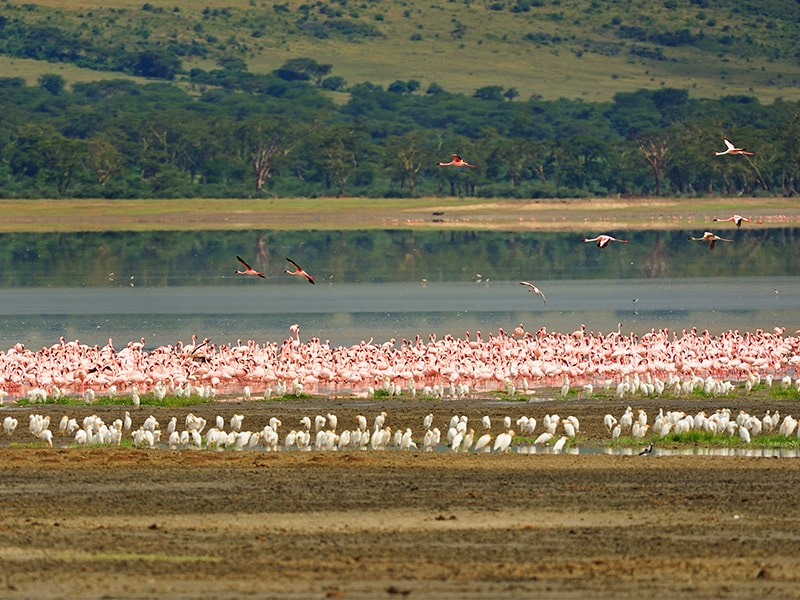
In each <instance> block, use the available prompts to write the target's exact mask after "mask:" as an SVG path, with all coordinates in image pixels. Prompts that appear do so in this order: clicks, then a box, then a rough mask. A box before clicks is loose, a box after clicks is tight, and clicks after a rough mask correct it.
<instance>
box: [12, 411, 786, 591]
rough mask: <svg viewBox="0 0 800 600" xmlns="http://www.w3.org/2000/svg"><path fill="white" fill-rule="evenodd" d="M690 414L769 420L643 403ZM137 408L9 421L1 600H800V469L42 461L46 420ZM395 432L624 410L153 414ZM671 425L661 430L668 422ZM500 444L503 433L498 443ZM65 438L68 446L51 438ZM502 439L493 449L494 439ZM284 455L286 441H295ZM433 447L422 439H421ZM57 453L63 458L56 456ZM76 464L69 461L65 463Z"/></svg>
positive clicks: (390, 458) (483, 458) (729, 464)
mask: <svg viewBox="0 0 800 600" xmlns="http://www.w3.org/2000/svg"><path fill="white" fill-rule="evenodd" d="M631 404H632V405H633V406H634V408H644V409H645V410H647V411H648V412H649V413H650V414H651V415H653V416H654V414H655V412H657V410H658V408H659V407H663V408H665V409H670V408H673V406H675V405H680V406H682V407H683V409H684V410H686V411H687V412H692V411H695V410H700V409H701V408H702V409H705V410H707V411H709V410H714V409H716V408H720V407H729V408H732V409H735V410H738V409H739V408H742V409H745V410H749V411H752V412H753V413H757V412H758V411H762V412H763V410H764V409H772V410H774V409H779V410H781V413H782V414H788V413H789V412H791V410H792V408H793V404H792V403H791V402H789V403H786V402H784V403H780V402H772V401H769V400H764V399H761V400H756V399H739V400H736V399H733V398H720V399H703V400H691V401H689V400H677V399H670V400H668V399H659V400H646V401H645V400H641V401H639V400H633V401H632V402H631ZM123 410H124V407H119V406H116V407H97V406H93V407H64V406H39V407H35V408H33V409H5V410H4V411H3V414H14V415H15V416H16V417H17V418H19V420H20V427H19V428H18V430H17V431H15V432H14V434H13V435H12V436H3V439H2V440H0V444H1V447H0V559H1V560H2V564H3V578H2V580H1V581H0V596H2V597H10V598H34V597H35V598H67V597H69V598H73V597H82V598H116V597H147V598H150V597H159V598H188V597H192V598H241V597H244V596H249V595H253V594H255V595H256V597H276V598H376V597H395V596H400V597H410V598H430V599H433V598H456V597H458V598H486V597H493V598H519V597H532V596H534V595H536V596H538V597H550V598H586V597H611V596H615V597H620V598H634V597H635V598H642V597H647V598H682V597H683V598H689V597H692V598H700V597H725V598H746V597H748V598H749V597H754V596H756V597H779V598H792V597H798V596H799V595H800V586H798V583H800V568H798V567H800V554H798V552H797V548H798V547H800V517H798V515H800V510H798V509H800V498H799V497H798V496H797V494H795V493H794V491H795V490H796V489H798V486H799V485H800V461H798V460H797V459H775V458H741V457H710V456H682V457H679V456H658V455H650V456H638V455H634V456H610V455H603V454H595V455H579V456H574V455H568V454H562V455H535V456H530V455H521V454H515V453H508V454H503V455H500V454H464V455H453V454H449V453H444V452H437V453H422V452H399V451H386V452H377V451H365V452H358V451H354V452H342V453H338V452H328V453H322V452H285V451H284V452H277V453H271V452H266V451H243V452H235V451H224V452H213V451H206V450H203V451H197V450H195V451H191V450H177V451H172V450H167V449H151V450H139V449H130V448H124V447H123V448H81V449H79V448H75V447H56V448H53V449H50V448H43V447H41V446H38V447H37V445H36V444H30V434H29V433H27V431H26V427H25V424H26V423H27V417H26V415H27V414H29V413H31V412H39V413H41V414H48V415H50V416H51V418H52V419H53V420H54V421H57V420H58V419H59V418H60V416H61V414H70V415H71V416H76V417H82V416H85V415H87V414H90V413H92V412H93V413H96V414H98V415H100V416H102V417H103V418H104V419H108V420H111V419H113V418H116V417H117V416H119V415H121V414H122V412H123ZM381 410H385V411H386V412H387V424H390V425H391V426H392V427H406V426H409V427H413V428H414V429H415V431H417V430H418V431H421V421H422V417H423V415H425V414H427V413H429V412H430V413H433V414H434V415H435V420H436V421H437V422H438V424H439V425H442V424H443V423H445V422H446V420H447V419H448V418H449V417H450V415H452V414H466V415H469V417H470V422H471V423H474V424H475V425H476V426H479V422H480V417H481V415H483V414H488V415H490V416H491V417H492V420H493V422H498V423H499V421H500V420H501V419H502V417H503V416H504V415H509V416H511V417H512V418H513V419H516V418H517V417H518V416H520V415H523V414H526V415H531V416H535V417H537V418H538V419H541V417H542V416H543V415H544V414H547V413H553V412H558V413H559V414H561V415H562V416H566V415H568V414H573V415H575V416H577V417H578V418H579V419H580V421H581V432H582V433H581V436H582V439H583V441H584V443H590V444H591V443H599V442H600V441H601V440H602V439H604V438H605V437H606V435H607V434H606V433H605V432H604V430H603V425H602V415H603V414H605V412H612V413H614V414H616V413H621V412H622V410H624V403H620V402H619V401H607V400H592V399H579V400H575V401H570V402H563V401H549V402H535V403H509V402H495V401H491V402H490V401H481V400H473V401H470V402H402V401H391V402H389V401H383V402H381V401H373V402H369V403H368V402H361V401H348V400H337V401H324V402H323V401H319V400H314V401H298V402H291V403H263V402H258V403H251V404H248V405H242V404H231V403H227V404H223V403H218V404H211V405H202V406H197V407H188V408H181V409H154V410H150V407H142V408H141V409H140V410H139V411H137V412H135V413H134V414H133V419H134V427H136V426H137V425H138V422H140V421H141V420H143V419H144V418H145V417H146V416H147V415H149V414H151V413H152V414H153V415H154V416H156V417H157V418H158V419H159V421H160V422H161V423H162V426H164V425H165V423H166V421H167V420H168V419H169V417H170V416H171V415H176V416H178V417H181V416H183V415H185V414H186V413H188V412H189V411H191V412H194V413H195V414H202V415H203V416H206V417H207V418H213V417H214V416H215V415H217V414H219V415H221V416H223V417H224V418H225V419H226V420H227V419H229V417H230V416H231V415H232V414H234V413H236V412H239V413H242V414H245V426H248V427H253V428H255V427H260V426H263V424H264V423H265V422H266V421H267V420H268V419H269V417H272V416H278V417H279V418H281V419H282V421H283V426H282V427H283V429H284V430H286V429H288V428H289V427H297V426H298V421H299V418H300V417H301V416H304V415H309V416H311V417H312V418H313V416H314V414H316V413H317V412H319V411H331V412H335V413H336V414H337V415H338V417H339V423H340V424H342V425H343V426H347V427H351V426H352V423H353V422H354V417H355V415H356V414H357V413H362V414H365V415H366V416H368V418H370V419H371V418H372V416H374V415H375V414H377V413H379V412H380V411H381ZM651 418H652V417H651ZM493 427H494V426H493ZM54 429H57V426H54ZM496 431H497V429H495V432H496ZM283 433H285V431H284V432H283ZM420 435H421V434H420ZM57 438H58V436H57ZM59 445H61V446H63V445H66V442H63V441H62V442H61V443H59V440H58V439H56V446H59Z"/></svg>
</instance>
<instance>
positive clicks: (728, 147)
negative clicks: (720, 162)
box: [714, 138, 753, 156]
mask: <svg viewBox="0 0 800 600" xmlns="http://www.w3.org/2000/svg"><path fill="white" fill-rule="evenodd" d="M722 139H723V141H724V142H725V151H724V152H716V151H715V152H714V156H722V155H723V154H745V155H747V156H753V153H752V152H748V151H747V150H745V149H743V148H737V147H736V146H734V145H733V142H731V141H730V140H729V139H728V138H722Z"/></svg>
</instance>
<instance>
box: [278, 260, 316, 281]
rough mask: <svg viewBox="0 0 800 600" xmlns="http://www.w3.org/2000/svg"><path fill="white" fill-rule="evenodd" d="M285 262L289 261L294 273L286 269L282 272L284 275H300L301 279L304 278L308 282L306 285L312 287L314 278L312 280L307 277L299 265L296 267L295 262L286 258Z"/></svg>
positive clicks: (309, 276)
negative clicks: (308, 284)
mask: <svg viewBox="0 0 800 600" xmlns="http://www.w3.org/2000/svg"><path fill="white" fill-rule="evenodd" d="M286 260H288V261H289V262H290V263H291V264H292V266H293V267H294V271H290V270H289V269H286V270H285V271H284V273H286V274H287V275H302V276H303V277H305V278H306V280H307V281H308V283H310V284H312V285H313V284H314V278H313V277H312V276H311V275H309V274H308V273H306V272H305V271H304V270H303V269H302V268H301V267H300V265H298V264H297V263H296V262H294V261H293V260H292V259H291V258H289V257H288V256H287V257H286Z"/></svg>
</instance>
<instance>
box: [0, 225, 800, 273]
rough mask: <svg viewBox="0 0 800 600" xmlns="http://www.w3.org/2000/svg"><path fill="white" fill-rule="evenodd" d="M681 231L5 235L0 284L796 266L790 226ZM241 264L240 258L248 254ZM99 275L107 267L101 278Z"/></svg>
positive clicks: (799, 266)
mask: <svg viewBox="0 0 800 600" xmlns="http://www.w3.org/2000/svg"><path fill="white" fill-rule="evenodd" d="M703 229H704V227H703V225H701V226H699V227H697V228H695V229H692V230H686V231H644V232H624V231H623V232H615V233H618V234H620V235H624V236H625V237H627V238H628V239H630V243H629V244H624V245H620V246H617V247H612V248H607V249H605V250H600V249H598V248H596V247H595V246H594V245H592V244H582V243H581V241H580V239H581V236H580V234H570V233H549V232H548V233H545V232H530V233H520V232H494V231H450V230H447V231H411V230H381V231H201V232H163V231H162V232H149V233H135V232H105V233H76V234H61V233H58V234H5V235H2V236H0V242H2V244H3V247H4V248H5V249H6V252H4V253H3V254H2V255H0V286H3V287H26V286H40V287H45V286H47V287H72V286H77V285H86V286H90V287H107V286H109V285H120V282H123V281H127V280H128V278H129V277H130V276H135V277H136V285H137V287H138V286H164V285H170V286H171V285H201V284H202V285H213V284H219V285H253V282H251V281H249V280H245V279H241V278H233V277H232V273H233V271H234V270H235V268H237V267H238V265H237V263H236V259H235V257H236V255H237V254H238V255H240V256H243V257H250V258H251V259H252V261H253V263H255V266H256V268H258V269H259V270H262V271H264V273H265V274H267V276H268V278H270V279H271V281H270V283H271V284H276V283H277V284H280V283H284V281H283V280H284V279H285V278H283V277H282V273H283V270H284V268H285V267H286V265H285V261H284V257H285V256H289V257H291V258H292V259H294V260H296V261H298V262H299V263H300V264H302V265H303V266H304V267H305V268H306V269H307V270H308V271H309V273H311V274H313V275H314V276H315V277H317V278H318V280H319V281H330V282H333V283H354V282H389V281H395V282H404V281H408V282H418V281H419V280H420V279H422V278H425V279H427V280H428V281H430V282H435V281H463V282H469V281H475V280H476V279H478V278H477V274H480V275H481V277H480V279H481V280H482V281H483V282H484V283H485V282H487V281H492V282H498V281H514V280H527V281H542V280H563V279H608V280H613V279H628V278H642V277H643V278H665V277H740V276H748V275H749V276H800V244H798V233H797V232H798V231H800V230H798V229H793V228H784V229H755V228H747V229H746V228H744V227H743V228H742V229H736V228H733V227H726V228H715V229H714V231H715V232H716V233H717V234H718V235H722V236H723V237H730V238H731V239H733V240H734V242H733V243H731V244H725V245H724V246H721V247H720V246H719V245H718V246H717V247H716V248H715V249H714V250H709V249H708V247H707V246H704V245H700V244H692V243H690V242H687V240H686V238H687V237H688V236H695V235H700V234H702V231H703ZM251 264H252V263H251ZM109 273H115V274H116V277H115V278H113V280H110V279H109V277H108V274H109Z"/></svg>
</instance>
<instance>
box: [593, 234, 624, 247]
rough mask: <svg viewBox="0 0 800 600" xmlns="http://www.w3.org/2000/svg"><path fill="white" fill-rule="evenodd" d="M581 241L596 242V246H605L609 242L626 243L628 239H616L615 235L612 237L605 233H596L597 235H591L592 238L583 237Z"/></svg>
mask: <svg viewBox="0 0 800 600" xmlns="http://www.w3.org/2000/svg"><path fill="white" fill-rule="evenodd" d="M583 241H584V242H597V247H598V248H605V247H606V246H608V244H609V242H619V243H620V244H627V243H628V240H618V239H617V238H615V237H612V236H610V235H605V234H602V235H598V236H597V237H593V238H583Z"/></svg>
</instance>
